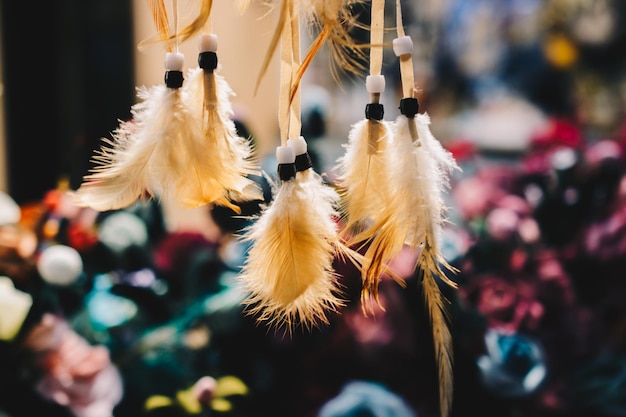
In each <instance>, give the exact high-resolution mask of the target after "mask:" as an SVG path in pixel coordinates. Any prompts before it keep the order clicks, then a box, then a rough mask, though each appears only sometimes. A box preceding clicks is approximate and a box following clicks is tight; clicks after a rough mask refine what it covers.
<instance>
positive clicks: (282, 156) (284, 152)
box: [276, 146, 296, 164]
mask: <svg viewBox="0 0 626 417" xmlns="http://www.w3.org/2000/svg"><path fill="white" fill-rule="evenodd" d="M276 161H278V163H279V164H293V163H294V162H296V153H295V152H294V150H293V148H292V147H290V146H278V147H277V148H276Z"/></svg>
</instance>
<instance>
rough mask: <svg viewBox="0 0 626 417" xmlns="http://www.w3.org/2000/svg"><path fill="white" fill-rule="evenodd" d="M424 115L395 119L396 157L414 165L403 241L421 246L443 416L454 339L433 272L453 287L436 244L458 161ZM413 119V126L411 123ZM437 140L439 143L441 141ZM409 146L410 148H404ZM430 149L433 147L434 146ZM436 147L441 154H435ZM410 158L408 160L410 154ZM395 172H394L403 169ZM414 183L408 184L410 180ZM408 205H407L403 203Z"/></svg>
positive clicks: (447, 400)
mask: <svg viewBox="0 0 626 417" xmlns="http://www.w3.org/2000/svg"><path fill="white" fill-rule="evenodd" d="M427 122H428V119H426V118H424V117H421V118H419V117H415V118H408V117H406V116H404V115H400V116H399V117H398V118H397V119H396V123H395V127H396V131H395V136H394V137H395V138H396V140H397V141H398V145H399V146H397V150H398V152H399V155H398V158H401V157H402V155H409V158H406V161H404V162H403V163H399V164H398V165H397V166H398V168H399V169H402V166H406V167H408V166H409V165H412V164H413V165H414V167H415V169H414V170H413V171H412V172H411V174H410V175H411V177H410V178H408V177H407V178H406V182H405V184H403V185H402V186H403V187H404V186H405V185H406V186H409V187H411V188H406V189H404V190H403V191H402V192H403V193H406V197H407V198H406V201H405V202H406V203H408V204H411V206H413V210H412V211H408V212H405V214H404V217H405V222H406V224H407V225H409V228H408V235H407V244H409V245H410V246H412V247H416V248H420V249H421V250H420V254H419V256H418V258H417V267H418V268H419V270H420V273H421V276H422V286H423V291H424V297H425V300H426V306H427V308H428V313H429V315H430V318H431V324H432V329H433V342H434V345H435V354H436V357H437V362H438V365H439V400H440V401H439V402H440V411H441V415H442V416H447V415H448V412H449V408H450V404H451V402H452V386H453V382H452V381H453V372H452V339H451V335H450V331H449V329H448V323H447V320H446V313H445V299H444V297H443V295H442V294H441V291H440V289H439V287H438V285H437V282H436V281H435V277H437V278H439V279H440V280H442V281H443V282H444V283H446V284H447V285H449V286H450V287H452V288H457V284H456V283H455V282H454V281H452V280H451V279H450V278H448V277H447V275H446V272H456V269H454V268H453V267H452V266H450V265H449V264H448V263H447V262H446V261H445V259H444V258H443V256H442V255H441V252H440V250H439V242H438V241H439V238H440V235H441V231H442V226H443V224H444V222H445V221H446V216H445V214H446V209H447V208H446V206H445V200H444V198H443V192H444V191H445V187H446V186H447V184H448V181H449V179H448V175H449V174H450V169H452V168H454V166H456V162H454V163H451V161H453V159H450V158H448V156H447V155H445V154H444V153H442V152H441V151H442V150H443V147H441V148H438V144H437V143H434V142H433V141H434V140H436V139H434V137H433V136H432V134H430V131H426V129H428V124H427ZM411 124H417V126H411ZM412 131H417V132H420V131H421V132H422V134H423V136H419V137H418V138H416V140H415V142H414V141H413V138H412V135H411V132H412ZM439 146H440V145H439ZM410 148H413V152H410V153H408V154H407V153H406V152H407V151H408V150H409V149H410ZM433 149H434V151H432V150H433ZM437 152H439V154H437ZM410 159H412V161H411V160H410ZM404 174H405V173H404V172H398V177H400V176H402V175H404ZM411 184H412V185H411ZM407 208H408V207H407Z"/></svg>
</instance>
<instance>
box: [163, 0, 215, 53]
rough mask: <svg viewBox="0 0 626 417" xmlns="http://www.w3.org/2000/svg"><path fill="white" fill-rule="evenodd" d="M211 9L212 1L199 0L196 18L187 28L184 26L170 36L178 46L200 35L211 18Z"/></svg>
mask: <svg viewBox="0 0 626 417" xmlns="http://www.w3.org/2000/svg"><path fill="white" fill-rule="evenodd" d="M212 9H213V0H201V1H200V10H199V11H198V14H197V16H196V17H195V19H194V20H192V21H191V22H190V23H189V24H188V25H187V26H184V27H183V28H182V29H181V30H180V31H178V33H175V34H173V35H172V37H171V38H172V39H175V40H176V41H177V42H178V43H179V44H180V43H183V42H185V41H186V40H188V39H189V38H191V37H192V36H194V35H196V34H198V33H200V32H201V31H202V30H203V29H204V28H205V26H206V25H207V22H208V21H209V19H210V18H211V11H212Z"/></svg>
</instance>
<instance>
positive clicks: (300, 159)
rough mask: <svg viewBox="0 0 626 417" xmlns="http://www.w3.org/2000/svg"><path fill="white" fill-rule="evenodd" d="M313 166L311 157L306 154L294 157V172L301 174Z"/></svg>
mask: <svg viewBox="0 0 626 417" xmlns="http://www.w3.org/2000/svg"><path fill="white" fill-rule="evenodd" d="M312 166H313V162H312V161H311V156H310V155H309V153H308V152H305V153H303V154H302V155H296V171H297V172H302V171H306V170H307V169H309V168H311V167H312Z"/></svg>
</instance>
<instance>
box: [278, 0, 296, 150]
mask: <svg viewBox="0 0 626 417" xmlns="http://www.w3.org/2000/svg"><path fill="white" fill-rule="evenodd" d="M294 3H295V2H289V4H288V8H287V11H286V19H285V24H284V26H283V29H282V31H281V39H280V93H279V94H280V97H279V101H278V112H279V117H278V126H279V130H280V144H281V146H287V140H288V139H289V137H290V136H291V137H298V136H299V135H300V114H299V113H300V88H298V86H296V85H294V84H293V82H294V75H295V74H294V72H295V71H294V68H297V66H298V65H299V58H300V24H299V17H298V13H297V11H296V10H295V9H296V5H295V4H294ZM292 91H293V92H294V93H293V94H292ZM294 135H295V136H294Z"/></svg>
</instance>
